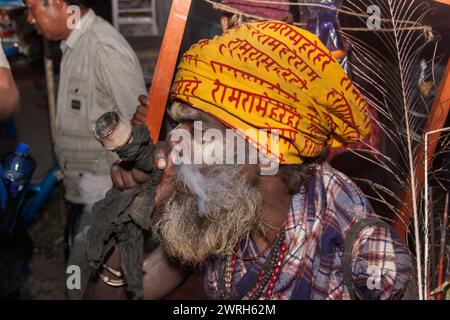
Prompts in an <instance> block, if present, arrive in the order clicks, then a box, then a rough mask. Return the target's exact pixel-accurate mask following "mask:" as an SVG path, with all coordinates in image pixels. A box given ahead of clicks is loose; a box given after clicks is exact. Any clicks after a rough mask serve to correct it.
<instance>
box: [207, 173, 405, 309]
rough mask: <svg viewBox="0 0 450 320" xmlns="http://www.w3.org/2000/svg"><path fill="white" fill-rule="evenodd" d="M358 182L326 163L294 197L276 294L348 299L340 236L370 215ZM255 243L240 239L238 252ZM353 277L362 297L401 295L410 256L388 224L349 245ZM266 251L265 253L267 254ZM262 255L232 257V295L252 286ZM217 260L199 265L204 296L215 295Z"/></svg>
mask: <svg viewBox="0 0 450 320" xmlns="http://www.w3.org/2000/svg"><path fill="white" fill-rule="evenodd" d="M373 215H374V213H373V210H372V208H371V206H370V204H369V202H368V200H367V199H366V198H365V197H364V195H363V194H362V193H361V191H360V190H359V189H358V187H357V186H356V185H355V184H354V183H353V182H352V181H351V180H350V179H349V178H348V177H346V176H344V175H343V174H342V173H340V172H338V171H337V170H335V169H333V168H332V167H331V166H330V165H328V164H322V165H317V167H316V170H315V175H314V176H313V177H312V178H311V179H309V181H308V183H307V189H306V190H305V191H302V192H299V193H297V194H296V195H294V196H293V200H292V205H291V210H290V213H289V216H288V221H287V222H286V239H287V245H288V252H287V254H286V257H285V259H284V261H283V266H282V271H281V276H280V279H279V280H278V282H277V284H276V286H275V289H274V298H275V299H283V300H284V299H302V300H309V299H313V300H324V299H327V300H339V299H350V295H349V293H348V289H347V287H346V285H345V284H344V280H343V273H342V265H341V261H342V255H343V244H344V238H345V236H346V234H347V233H348V231H349V230H350V228H351V227H352V225H354V224H355V223H356V222H357V221H359V220H361V219H363V218H367V217H369V216H373ZM256 254H257V250H256V246H255V244H254V243H253V242H252V241H251V240H250V241H249V242H248V243H247V245H245V243H244V242H243V243H241V245H240V246H239V251H238V256H241V257H250V256H252V257H254V256H255V255H256ZM352 254H353V258H352V266H351V268H352V275H353V280H354V283H355V285H356V286H357V288H358V289H359V291H360V292H361V293H362V294H363V296H364V298H365V299H400V298H401V297H402V295H403V293H404V291H405V289H406V286H407V284H408V281H409V278H410V272H411V269H410V267H411V257H410V253H409V251H408V249H407V248H406V247H405V246H404V245H403V244H402V242H401V241H400V239H399V238H398V236H397V235H396V234H395V233H394V232H393V231H392V230H389V229H388V228H386V227H378V226H377V227H367V228H365V229H363V230H362V231H361V232H360V234H359V236H358V237H357V240H356V242H355V244H354V247H353V253H352ZM266 255H267V254H266ZM264 260H265V256H263V257H261V258H260V259H258V260H256V261H255V260H253V261H243V260H239V259H238V260H237V261H236V271H235V274H234V280H233V281H234V282H233V284H234V285H233V288H234V291H235V292H234V294H235V297H237V298H243V299H247V298H248V297H249V296H251V294H252V292H253V291H254V289H255V288H254V286H255V283H256V278H257V276H258V273H259V270H260V268H261V267H262V265H263V263H264ZM219 268H221V263H220V261H217V260H214V259H212V260H210V261H208V263H205V265H204V266H202V269H203V270H204V276H205V286H206V292H207V294H208V297H209V298H211V299H219V292H218V289H217V279H218V275H219V274H220V273H219V272H218V271H219V270H220V269H219Z"/></svg>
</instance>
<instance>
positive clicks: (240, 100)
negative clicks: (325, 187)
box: [171, 21, 370, 164]
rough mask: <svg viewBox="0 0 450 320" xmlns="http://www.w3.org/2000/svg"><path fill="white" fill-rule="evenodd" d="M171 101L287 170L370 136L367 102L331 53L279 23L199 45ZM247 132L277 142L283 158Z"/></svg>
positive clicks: (187, 61) (182, 65)
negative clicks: (209, 120) (215, 121)
mask: <svg viewBox="0 0 450 320" xmlns="http://www.w3.org/2000/svg"><path fill="white" fill-rule="evenodd" d="M171 97H172V99H178V100H181V101H184V102H186V103H188V104H189V105H191V106H193V107H195V108H197V109H200V110H202V111H204V112H206V113H209V114H211V115H212V116H214V117H215V118H217V119H218V120H220V121H221V122H222V123H224V124H225V125H226V126H228V127H230V128H233V129H235V130H236V131H237V132H238V133H239V134H242V135H244V137H245V138H246V139H248V140H249V141H250V143H252V144H253V145H254V146H255V147H257V148H258V149H259V151H260V152H262V153H264V154H265V155H266V156H269V157H270V158H272V159H275V160H277V161H278V162H279V163H281V164H300V163H302V158H304V157H316V156H318V155H320V154H321V153H322V151H323V149H324V148H325V147H326V146H327V145H328V146H330V147H341V146H343V145H345V144H348V143H352V142H356V141H360V140H362V139H364V138H365V137H366V136H367V135H368V134H369V133H370V121H369V118H368V113H367V104H366V102H365V100H364V99H363V98H362V96H361V95H360V94H359V93H358V92H357V90H356V89H355V88H354V87H353V85H352V82H351V81H350V80H349V78H348V77H347V75H346V74H345V72H344V71H343V70H342V68H341V66H340V65H339V63H338V62H337V61H335V60H334V59H333V57H332V55H331V53H330V52H329V51H328V50H327V48H326V47H325V46H324V45H323V44H322V43H321V42H320V40H319V39H318V38H317V37H316V36H315V35H313V34H311V33H310V32H308V31H305V30H303V29H300V28H297V27H295V26H292V25H289V24H286V23H283V22H280V21H269V22H262V23H259V22H258V23H250V24H245V25H242V26H240V27H238V28H234V29H231V30H229V31H227V32H226V33H225V34H223V35H222V36H218V37H215V38H214V39H212V40H203V41H200V42H199V43H197V44H195V45H193V46H192V47H191V49H190V50H189V51H187V52H186V53H185V54H184V56H183V59H182V61H181V63H180V65H179V66H178V69H177V74H176V76H175V80H174V83H173V86H172V89H171ZM249 129H263V130H262V131H264V132H266V136H267V137H270V136H271V135H272V138H273V136H276V137H277V138H278V142H279V143H278V145H277V148H279V149H278V150H279V152H277V151H276V150H271V145H273V144H271V143H270V141H272V140H270V139H268V138H267V139H268V142H267V141H266V143H261V138H260V137H258V136H255V135H253V134H252V133H250V134H249V133H248V132H252V131H253V132H255V131H256V130H249Z"/></svg>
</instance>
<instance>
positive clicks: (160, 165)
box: [156, 159, 167, 170]
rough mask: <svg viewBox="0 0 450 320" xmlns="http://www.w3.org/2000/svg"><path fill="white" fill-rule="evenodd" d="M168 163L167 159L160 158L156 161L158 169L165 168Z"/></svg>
mask: <svg viewBox="0 0 450 320" xmlns="http://www.w3.org/2000/svg"><path fill="white" fill-rule="evenodd" d="M166 165H167V163H166V159H159V160H158V161H157V162H156V166H157V167H158V169H160V170H162V169H165V168H166Z"/></svg>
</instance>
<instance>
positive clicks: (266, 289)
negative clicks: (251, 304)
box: [218, 228, 287, 300]
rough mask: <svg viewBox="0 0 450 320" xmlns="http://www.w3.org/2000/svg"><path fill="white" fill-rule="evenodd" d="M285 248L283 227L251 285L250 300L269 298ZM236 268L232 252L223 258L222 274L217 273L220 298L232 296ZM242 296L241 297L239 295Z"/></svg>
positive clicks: (278, 273)
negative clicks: (254, 281)
mask: <svg viewBox="0 0 450 320" xmlns="http://www.w3.org/2000/svg"><path fill="white" fill-rule="evenodd" d="M286 250H287V246H286V231H285V229H284V228H282V229H281V230H280V233H279V235H278V236H277V239H276V240H275V242H274V244H273V246H272V249H271V250H270V253H269V255H268V256H267V259H266V261H265V262H264V265H263V266H262V268H261V271H260V273H259V275H258V277H257V280H256V283H255V285H254V286H253V287H254V289H253V290H252V291H253V293H252V295H251V296H250V300H257V299H261V298H262V297H263V296H264V298H265V299H271V298H272V296H273V290H274V288H275V284H276V282H277V281H278V278H279V277H280V272H281V266H282V263H283V259H284V257H285V254H286ZM235 268H236V254H235V253H234V252H233V253H232V254H231V255H228V256H227V257H226V259H225V263H224V267H223V270H222V275H221V276H220V275H219V283H218V286H219V291H220V295H221V299H223V300H230V299H231V298H232V290H233V289H232V287H233V275H234V271H235ZM241 298H242V297H241Z"/></svg>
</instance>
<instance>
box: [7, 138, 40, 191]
mask: <svg viewBox="0 0 450 320" xmlns="http://www.w3.org/2000/svg"><path fill="white" fill-rule="evenodd" d="M29 150H30V147H29V146H28V145H27V144H24V143H19V144H18V145H17V147H16V152H15V153H14V154H11V155H9V156H8V157H7V158H6V161H5V163H4V164H3V179H4V181H5V184H6V188H7V190H8V195H9V196H10V197H11V198H16V197H19V196H20V195H21V194H22V193H23V191H24V189H25V187H26V186H27V184H28V183H29V181H30V179H31V174H32V172H31V171H32V167H33V165H32V162H31V159H30V158H29V157H28V151H29Z"/></svg>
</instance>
